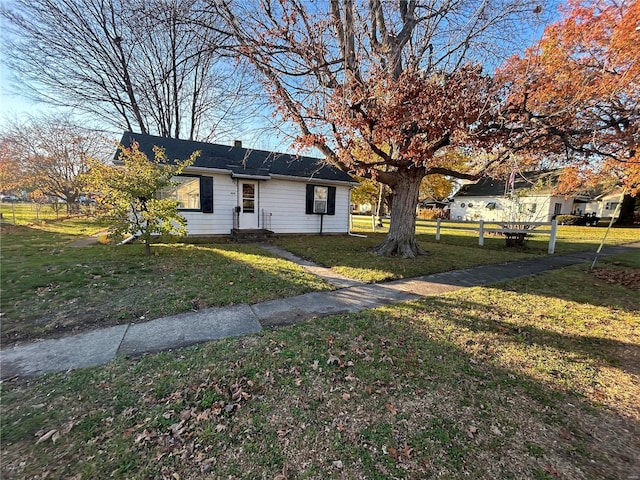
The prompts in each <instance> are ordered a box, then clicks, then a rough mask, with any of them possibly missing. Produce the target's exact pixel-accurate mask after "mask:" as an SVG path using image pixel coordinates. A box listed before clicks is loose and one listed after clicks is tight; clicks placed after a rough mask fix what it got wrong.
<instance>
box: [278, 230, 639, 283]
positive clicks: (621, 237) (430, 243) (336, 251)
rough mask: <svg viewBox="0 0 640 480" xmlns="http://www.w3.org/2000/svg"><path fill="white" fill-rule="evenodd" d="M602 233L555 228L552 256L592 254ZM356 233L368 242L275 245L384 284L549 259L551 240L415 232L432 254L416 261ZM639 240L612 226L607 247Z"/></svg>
mask: <svg viewBox="0 0 640 480" xmlns="http://www.w3.org/2000/svg"><path fill="white" fill-rule="evenodd" d="M605 230H606V229H604V228H593V227H569V226H561V227H559V228H558V237H557V243H556V253H558V254H563V253H571V252H576V251H588V250H591V251H593V252H595V251H596V249H597V248H598V245H599V244H600V241H601V240H602V237H603V235H604V233H605ZM421 232H422V233H421ZM360 233H363V234H365V235H366V238H361V237H353V236H331V235H325V236H315V237H313V239H312V240H310V238H309V237H300V236H292V237H282V238H280V239H278V240H277V244H278V245H280V246H281V247H283V248H285V249H286V250H289V251H291V252H294V253H296V254H298V255H300V256H302V257H304V258H307V259H310V260H312V261H314V262H316V263H318V264H320V265H324V266H326V267H331V268H332V269H334V270H335V271H337V272H339V273H341V274H343V275H345V276H347V277H350V278H354V279H357V280H362V281H364V282H382V281H388V280H394V279H398V278H409V277H416V276H420V275H427V274H430V273H436V272H442V271H446V270H456V269H460V268H468V267H472V266H475V265H486V264H491V263H502V262H508V261H513V260H519V259H523V258H531V257H535V256H540V255H547V248H548V242H549V237H548V236H543V235H537V236H534V237H533V238H531V239H529V240H528V241H527V244H526V246H525V248H522V249H513V248H506V247H505V240H504V238H502V237H498V236H489V237H486V238H485V245H484V247H479V246H478V237H477V233H474V232H464V231H460V230H444V229H443V232H442V237H441V240H440V241H436V240H435V232H432V233H425V231H424V230H423V229H421V228H418V241H419V242H420V244H421V245H422V247H423V248H424V249H426V250H427V251H429V252H430V255H426V256H421V257H418V258H416V259H402V258H381V257H377V256H374V255H372V254H371V253H369V250H371V249H372V248H373V247H374V246H375V245H378V244H380V243H382V242H383V240H384V238H385V235H386V233H371V232H367V231H365V230H360ZM638 241H640V229H638V228H615V229H612V230H611V231H610V233H609V235H608V237H607V241H606V245H619V244H624V243H630V242H638Z"/></svg>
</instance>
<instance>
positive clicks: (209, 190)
mask: <svg viewBox="0 0 640 480" xmlns="http://www.w3.org/2000/svg"><path fill="white" fill-rule="evenodd" d="M181 177H182V178H197V179H198V188H199V190H198V195H199V203H200V207H199V208H181V207H178V211H180V212H201V213H213V211H214V209H213V203H214V201H213V177H210V176H204V175H195V174H189V173H184V174H181V175H175V176H173V177H172V178H171V180H172V181H173V180H174V179H175V178H181ZM163 198H169V197H163ZM171 198H174V197H171ZM205 202H207V205H205ZM209 204H210V205H209Z"/></svg>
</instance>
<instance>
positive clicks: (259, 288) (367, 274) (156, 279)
mask: <svg viewBox="0 0 640 480" xmlns="http://www.w3.org/2000/svg"><path fill="white" fill-rule="evenodd" d="M1 206H2V208H3V209H6V208H13V207H15V208H16V209H18V210H20V211H21V215H22V216H21V217H19V218H20V220H19V221H18V222H17V223H18V225H13V224H7V223H4V224H3V226H2V239H1V247H2V251H1V254H2V262H1V264H0V285H1V287H2V296H1V301H0V306H1V308H2V324H3V325H2V336H1V340H2V344H3V345H7V344H9V343H12V342H15V341H18V340H25V339H36V338H48V337H55V336H58V335H61V334H67V333H69V332H76V331H80V330H84V329H88V328H98V327H104V326H110V325H115V324H119V323H129V322H137V321H141V320H149V319H153V318H158V317H162V316H166V315H172V314H176V313H181V312H186V311H190V310H194V309H201V308H206V307H212V306H225V305H231V304H237V303H257V302H261V301H265V300H271V299H274V298H282V297H287V296H293V295H298V294H302V293H306V292H310V291H319V290H327V289H330V288H331V287H330V286H329V285H328V284H326V283H324V282H322V281H321V280H319V279H318V278H317V277H314V276H312V275H310V274H308V273H306V271H305V270H303V269H302V268H300V267H299V266H297V265H294V264H292V263H290V262H288V261H285V260H282V259H279V258H275V257H273V256H271V255H270V254H268V253H267V252H265V251H264V250H262V249H260V248H258V247H257V246H251V245H234V244H229V243H224V242H221V243H216V244H213V243H202V244H159V245H156V246H154V249H153V251H154V255H153V256H151V257H145V256H144V255H143V248H142V246H140V245H126V246H122V247H110V246H105V245H99V244H93V245H84V246H77V245H78V242H77V241H78V240H79V239H83V238H85V237H87V236H89V235H95V234H96V233H97V232H100V231H102V230H104V229H105V228H106V225H105V224H101V223H98V222H96V221H95V220H92V219H90V218H87V217H75V218H70V219H64V220H57V221H56V220H53V219H51V220H42V217H41V221H40V222H39V223H38V224H36V225H34V224H31V223H30V222H29V218H30V217H29V215H32V213H33V212H32V211H31V210H29V208H31V207H30V206H29V205H28V204H15V205H9V204H1ZM5 217H6V215H5ZM602 233H603V230H602V229H595V228H580V227H563V228H562V229H561V230H560V234H559V237H560V238H559V243H558V250H559V251H563V252H568V251H575V250H584V249H585V248H591V249H593V250H595V248H596V245H597V240H599V238H600V237H601V235H602ZM639 233H640V230H637V229H635V230H633V229H615V230H612V233H611V235H610V237H609V240H608V243H609V244H611V243H623V242H628V241H631V240H634V239H635V240H639V239H640V238H638V234H639ZM383 238H384V234H367V237H366V238H360V237H352V236H329V235H327V236H313V237H309V236H302V237H282V238H280V239H279V240H278V241H277V243H278V244H279V245H281V246H283V247H284V248H286V249H288V250H290V251H293V252H295V253H297V254H299V255H301V256H303V257H306V258H310V259H311V260H313V261H315V262H316V263H319V264H322V265H325V266H328V267H331V268H333V269H334V270H336V271H337V272H339V273H342V274H343V275H346V276H348V277H351V278H355V279H359V280H362V281H365V282H380V281H386V280H391V279H397V278H408V277H415V276H419V275H426V274H429V273H435V272H440V271H445V270H453V269H459V268H465V267H470V266H474V265H480V264H489V263H499V262H507V261H511V260H517V259H521V258H527V257H531V256H536V255H545V254H546V248H547V247H546V240H539V239H536V238H534V239H533V240H531V241H530V242H529V245H528V247H527V248H525V249H522V250H514V249H506V248H505V247H504V240H503V239H501V238H487V241H486V244H485V247H478V246H477V240H476V239H475V238H474V237H473V236H471V234H469V235H461V234H460V233H459V232H458V233H457V234H456V235H443V239H442V240H441V241H440V242H436V241H435V239H434V238H433V235H429V234H421V235H420V236H419V238H420V241H421V243H422V245H423V246H424V247H425V248H426V249H427V250H429V251H430V252H431V255H428V256H423V257H420V258H418V259H415V260H408V259H402V258H380V257H376V256H374V255H373V254H371V253H370V252H369V251H368V250H369V249H370V248H371V247H373V246H374V245H376V244H378V243H380V242H382V240H383ZM207 241H210V240H207Z"/></svg>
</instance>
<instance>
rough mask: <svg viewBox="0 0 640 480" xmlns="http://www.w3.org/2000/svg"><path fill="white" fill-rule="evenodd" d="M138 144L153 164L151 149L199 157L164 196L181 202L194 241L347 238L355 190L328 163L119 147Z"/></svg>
mask: <svg viewBox="0 0 640 480" xmlns="http://www.w3.org/2000/svg"><path fill="white" fill-rule="evenodd" d="M133 141H136V142H138V144H139V148H140V150H141V151H142V152H144V153H145V154H147V156H148V157H149V158H153V147H154V146H157V147H161V148H164V150H165V152H166V154H167V157H168V158H170V159H180V160H184V159H186V158H188V157H189V156H190V155H191V154H192V153H193V152H194V151H196V150H199V151H200V152H201V154H200V156H199V157H198V158H197V159H196V161H195V163H194V164H193V165H192V166H190V167H188V168H187V169H185V171H184V172H183V174H182V175H180V176H179V177H176V178H175V180H176V181H177V182H178V183H179V184H178V186H177V187H176V188H174V189H173V190H172V191H170V192H165V195H168V196H171V197H173V198H175V199H176V200H177V201H178V202H180V210H181V214H182V215H183V216H184V217H185V218H186V219H187V230H188V234H189V235H225V234H230V233H232V230H234V231H237V230H255V229H262V230H268V231H271V232H275V233H320V232H323V233H346V232H348V230H349V194H350V189H351V188H352V187H353V186H355V185H357V182H356V181H355V180H353V179H352V178H351V177H350V176H349V175H347V174H346V173H344V172H342V171H341V170H339V169H337V168H336V167H334V166H331V165H329V164H328V163H327V162H325V161H324V160H322V159H318V158H312V157H303V156H296V155H289V154H283V153H274V152H267V151H261V150H252V149H247V148H243V147H242V145H241V143H240V142H236V143H235V145H234V146H226V145H216V144H211V143H202V142H193V141H187V140H178V139H174V138H163V137H156V136H152V135H141V134H137V133H131V132H125V133H124V135H123V136H122V141H121V144H122V145H124V146H126V147H128V146H130V145H131V143H132V142H133Z"/></svg>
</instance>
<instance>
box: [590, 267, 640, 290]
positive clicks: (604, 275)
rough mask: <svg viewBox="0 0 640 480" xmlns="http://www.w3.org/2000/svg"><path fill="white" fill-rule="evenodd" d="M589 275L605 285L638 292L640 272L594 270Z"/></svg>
mask: <svg viewBox="0 0 640 480" xmlns="http://www.w3.org/2000/svg"><path fill="white" fill-rule="evenodd" d="M590 272H591V275H593V276H594V277H596V278H597V279H599V280H604V281H605V282H607V283H611V284H616V285H622V286H623V287H627V288H631V289H633V290H640V270H630V269H620V268H595V269H593V270H591V271H590Z"/></svg>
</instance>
